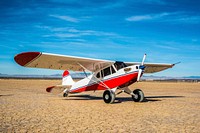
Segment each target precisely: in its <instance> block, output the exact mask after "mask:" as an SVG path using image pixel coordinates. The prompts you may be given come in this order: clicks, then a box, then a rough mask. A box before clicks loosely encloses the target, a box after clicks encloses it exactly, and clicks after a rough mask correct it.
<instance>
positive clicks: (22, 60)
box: [14, 52, 114, 72]
mask: <svg viewBox="0 0 200 133" xmlns="http://www.w3.org/2000/svg"><path fill="white" fill-rule="evenodd" d="M14 59H15V61H16V62H17V63H18V64H19V65H21V66H24V67H32V68H47V69H55V70H72V71H81V70H83V68H82V66H83V67H85V68H86V69H87V70H89V71H92V72H93V71H96V70H97V68H95V67H94V66H95V65H96V64H101V68H102V67H104V66H108V65H110V64H113V63H114V62H113V61H108V60H99V59H91V58H82V57H76V56H66V55H58V54H50V53H42V52H24V53H20V54H18V55H16V56H15V57H14ZM81 65H82V66H81Z"/></svg>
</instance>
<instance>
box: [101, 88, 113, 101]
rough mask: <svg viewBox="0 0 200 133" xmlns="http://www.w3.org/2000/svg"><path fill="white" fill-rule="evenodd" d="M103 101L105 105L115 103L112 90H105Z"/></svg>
mask: <svg viewBox="0 0 200 133" xmlns="http://www.w3.org/2000/svg"><path fill="white" fill-rule="evenodd" d="M103 100H104V102H105V103H113V102H114V101H115V93H114V92H113V91H111V90H105V91H104V93H103Z"/></svg>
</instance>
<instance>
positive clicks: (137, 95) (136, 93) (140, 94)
mask: <svg viewBox="0 0 200 133" xmlns="http://www.w3.org/2000/svg"><path fill="white" fill-rule="evenodd" d="M133 94H134V95H132V99H133V101H135V102H142V101H143V100H144V93H143V92H142V90H140V89H136V90H134V91H133Z"/></svg>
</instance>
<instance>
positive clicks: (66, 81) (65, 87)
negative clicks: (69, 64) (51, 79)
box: [46, 70, 75, 93]
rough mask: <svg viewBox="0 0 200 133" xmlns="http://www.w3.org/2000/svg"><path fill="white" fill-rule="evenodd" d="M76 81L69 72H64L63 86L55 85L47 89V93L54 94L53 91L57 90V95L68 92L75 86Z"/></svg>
mask: <svg viewBox="0 0 200 133" xmlns="http://www.w3.org/2000/svg"><path fill="white" fill-rule="evenodd" d="M74 83H75V82H74V80H73V79H72V77H71V75H70V74H69V72H68V71H67V70H65V71H64V72H63V78H62V85H55V86H50V87H48V88H46V91H47V92H52V90H57V91H56V93H60V92H63V91H66V90H68V89H70V88H71V86H72V85H73V84H74Z"/></svg>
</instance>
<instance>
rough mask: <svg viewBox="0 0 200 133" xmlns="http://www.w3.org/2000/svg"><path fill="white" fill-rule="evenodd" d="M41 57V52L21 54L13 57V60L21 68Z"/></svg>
mask: <svg viewBox="0 0 200 133" xmlns="http://www.w3.org/2000/svg"><path fill="white" fill-rule="evenodd" d="M40 55H41V52H23V53H20V54H17V55H15V57H14V60H15V62H17V64H19V65H21V66H26V64H28V63H29V62H31V61H33V60H34V59H35V58H37V57H38V56H40Z"/></svg>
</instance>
